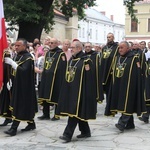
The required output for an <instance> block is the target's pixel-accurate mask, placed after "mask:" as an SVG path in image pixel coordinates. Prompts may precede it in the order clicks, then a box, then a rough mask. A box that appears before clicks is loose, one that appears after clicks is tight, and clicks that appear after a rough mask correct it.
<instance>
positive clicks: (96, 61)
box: [84, 42, 104, 103]
mask: <svg viewBox="0 0 150 150" xmlns="http://www.w3.org/2000/svg"><path fill="white" fill-rule="evenodd" d="M84 50H85V55H87V56H89V57H90V59H91V60H92V63H93V67H92V69H93V71H94V76H95V78H94V81H93V82H94V83H95V87H96V95H97V97H96V99H97V102H98V103H102V101H103V99H104V95H103V86H102V75H101V74H102V73H101V71H100V65H101V59H100V56H99V54H98V52H96V51H93V50H92V44H91V43H90V42H87V43H85V44H84Z"/></svg>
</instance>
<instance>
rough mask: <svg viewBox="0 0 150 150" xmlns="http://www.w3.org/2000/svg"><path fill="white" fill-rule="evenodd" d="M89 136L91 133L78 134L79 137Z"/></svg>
mask: <svg viewBox="0 0 150 150" xmlns="http://www.w3.org/2000/svg"><path fill="white" fill-rule="evenodd" d="M88 137H91V134H90V133H87V134H79V135H77V138H88Z"/></svg>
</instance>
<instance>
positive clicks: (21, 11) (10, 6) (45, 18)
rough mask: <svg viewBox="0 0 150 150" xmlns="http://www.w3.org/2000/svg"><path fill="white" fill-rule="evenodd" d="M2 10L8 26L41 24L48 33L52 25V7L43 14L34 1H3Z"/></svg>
mask: <svg viewBox="0 0 150 150" xmlns="http://www.w3.org/2000/svg"><path fill="white" fill-rule="evenodd" d="M43 1H44V0H43ZM4 10H5V18H6V21H8V22H9V25H10V26H12V25H19V23H21V22H29V23H30V22H32V23H35V24H40V23H42V24H43V26H44V29H45V31H47V32H48V31H49V30H51V28H52V25H54V21H53V18H54V13H53V6H49V11H48V12H44V10H43V8H42V7H41V6H40V5H39V4H38V2H37V1H36V0H4Z"/></svg>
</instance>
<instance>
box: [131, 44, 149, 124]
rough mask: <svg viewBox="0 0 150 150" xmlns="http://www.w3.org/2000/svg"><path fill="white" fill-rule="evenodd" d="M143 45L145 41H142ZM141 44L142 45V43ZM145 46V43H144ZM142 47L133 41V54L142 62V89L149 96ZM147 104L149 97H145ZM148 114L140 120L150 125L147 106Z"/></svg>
mask: <svg viewBox="0 0 150 150" xmlns="http://www.w3.org/2000/svg"><path fill="white" fill-rule="evenodd" d="M142 43H143V41H142ZM140 44H141V43H140ZM143 44H144V45H145V42H144V43H143ZM141 48H142V47H141V46H140V45H139V43H138V41H133V47H132V52H133V53H134V55H136V56H137V57H138V59H139V62H140V68H141V78H142V85H141V86H142V87H143V88H144V89H145V92H146V93H145V96H147V94H148V93H147V90H149V89H147V88H148V86H147V84H148V78H147V77H146V56H145V52H144V51H143V50H142V49H141ZM145 103H146V105H147V97H145ZM146 108H147V113H144V114H143V115H142V116H140V117H139V120H141V121H144V122H145V123H148V122H149V120H148V114H149V112H150V109H149V106H148V105H147V107H146Z"/></svg>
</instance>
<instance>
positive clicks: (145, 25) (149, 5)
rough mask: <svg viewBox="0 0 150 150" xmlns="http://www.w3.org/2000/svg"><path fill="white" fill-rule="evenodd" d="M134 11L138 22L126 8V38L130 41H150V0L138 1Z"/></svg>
mask: <svg viewBox="0 0 150 150" xmlns="http://www.w3.org/2000/svg"><path fill="white" fill-rule="evenodd" d="M134 12H135V14H136V17H137V19H138V22H136V21H134V20H132V19H131V17H130V16H129V14H128V12H127V9H126V18H125V35H126V36H125V39H126V40H128V41H134V40H137V41H146V42H148V41H150V0H143V1H139V2H136V3H135V6H134Z"/></svg>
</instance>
